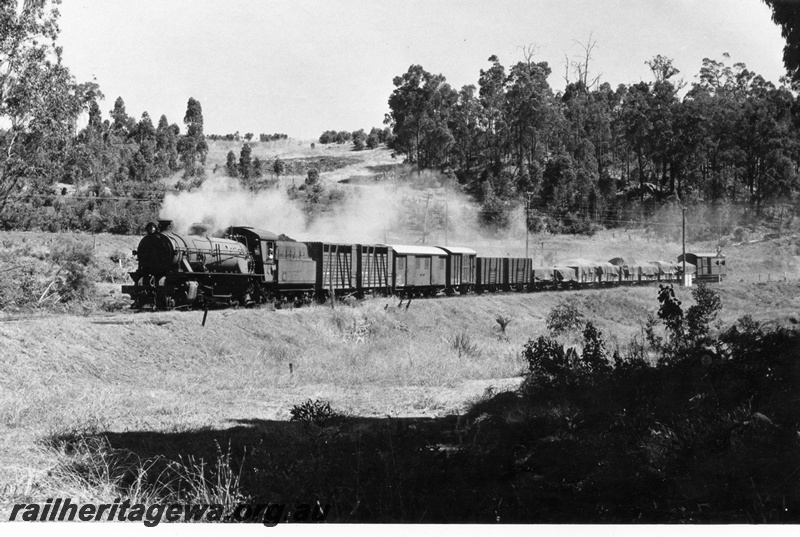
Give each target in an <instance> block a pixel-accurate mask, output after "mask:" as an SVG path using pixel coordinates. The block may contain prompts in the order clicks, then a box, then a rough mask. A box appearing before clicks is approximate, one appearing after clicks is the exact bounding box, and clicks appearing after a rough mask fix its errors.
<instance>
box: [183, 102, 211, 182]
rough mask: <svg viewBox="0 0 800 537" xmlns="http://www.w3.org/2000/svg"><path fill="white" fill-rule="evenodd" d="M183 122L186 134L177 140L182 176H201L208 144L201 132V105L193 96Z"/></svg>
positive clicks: (187, 106)
mask: <svg viewBox="0 0 800 537" xmlns="http://www.w3.org/2000/svg"><path fill="white" fill-rule="evenodd" d="M183 123H184V124H185V125H186V134H185V135H184V136H182V137H181V138H180V141H179V142H178V153H179V154H180V156H181V161H182V162H183V166H184V176H186V177H193V176H196V175H199V176H202V175H203V172H204V169H203V166H205V163H206V154H207V153H208V144H207V143H206V138H205V135H204V134H203V107H202V106H201V105H200V102H199V101H197V100H196V99H194V98H193V97H189V101H188V103H187V105H186V115H185V116H184V118H183Z"/></svg>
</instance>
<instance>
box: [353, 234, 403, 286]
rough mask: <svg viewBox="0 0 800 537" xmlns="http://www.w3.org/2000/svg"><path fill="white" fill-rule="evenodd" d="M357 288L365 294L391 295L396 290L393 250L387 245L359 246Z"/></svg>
mask: <svg viewBox="0 0 800 537" xmlns="http://www.w3.org/2000/svg"><path fill="white" fill-rule="evenodd" d="M357 248H358V277H357V287H358V289H359V291H360V292H361V293H362V294H364V293H376V294H389V293H391V292H392V289H393V288H394V277H393V271H392V263H393V260H394V259H393V255H392V249H391V248H390V247H389V246H386V245H385V244H359V245H357Z"/></svg>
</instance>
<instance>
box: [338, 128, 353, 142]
mask: <svg viewBox="0 0 800 537" xmlns="http://www.w3.org/2000/svg"><path fill="white" fill-rule="evenodd" d="M352 137H353V135H352V134H350V132H348V131H339V132H337V133H336V143H337V144H344V143H347V142H349V141H350V140H351V139H352Z"/></svg>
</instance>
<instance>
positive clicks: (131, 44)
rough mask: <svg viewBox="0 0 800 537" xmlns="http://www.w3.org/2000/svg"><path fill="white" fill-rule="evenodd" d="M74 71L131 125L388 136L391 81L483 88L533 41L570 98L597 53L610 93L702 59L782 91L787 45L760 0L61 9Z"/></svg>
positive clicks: (180, 3) (694, 68) (329, 2)
mask: <svg viewBox="0 0 800 537" xmlns="http://www.w3.org/2000/svg"><path fill="white" fill-rule="evenodd" d="M61 13H62V18H61V30H62V31H61V38H60V44H61V45H62V46H63V47H64V59H65V63H66V64H67V65H68V66H69V67H70V69H71V70H72V72H73V74H74V75H75V76H76V78H77V79H78V81H87V80H91V79H92V78H94V79H96V81H97V82H98V83H99V85H100V88H101V90H102V91H103V93H104V94H105V96H106V101H105V103H102V104H101V109H102V110H103V116H104V118H105V117H107V116H108V111H109V110H110V109H111V108H112V106H113V103H114V100H115V99H116V98H117V96H121V97H122V98H123V100H124V101H125V105H126V108H127V112H128V114H129V115H131V116H133V117H134V118H136V119H139V118H140V117H141V114H142V112H143V111H145V110H146V111H147V112H148V113H149V114H150V116H151V117H152V118H153V121H154V123H155V122H157V121H158V118H159V117H160V116H161V114H166V115H167V119H169V121H170V122H171V123H178V124H179V125H180V126H181V132H184V131H185V128H184V126H183V123H182V120H183V115H184V113H185V111H186V102H187V100H188V99H189V97H194V98H195V99H197V100H199V101H200V103H201V104H202V106H203V117H204V119H205V129H204V130H205V132H206V134H226V133H232V132H235V131H237V130H238V131H239V132H241V133H242V134H244V133H246V132H253V133H255V134H256V135H258V134H259V133H262V132H264V133H273V132H283V133H286V134H288V135H289V136H290V137H293V138H300V139H313V138H316V137H318V136H319V135H320V134H321V133H322V131H324V130H328V129H335V130H356V129H359V128H364V129H366V130H369V129H370V128H371V127H373V126H382V122H383V117H384V114H386V113H387V112H388V106H387V100H388V98H389V95H390V93H391V92H392V90H393V85H392V79H393V78H394V77H395V76H397V75H401V74H403V73H404V72H405V71H406V70H407V69H408V67H409V66H410V65H412V64H420V65H422V66H423V67H424V68H425V69H426V70H428V71H431V72H433V73H441V74H443V75H445V77H446V78H447V80H448V82H449V83H450V84H451V85H452V86H453V87H454V88H456V89H459V88H461V86H463V85H465V84H475V85H477V81H478V76H479V71H480V69H485V68H488V67H489V65H490V64H489V62H488V61H487V59H488V58H489V56H491V55H492V54H495V55H497V56H498V58H499V59H500V62H501V63H502V64H503V65H505V66H506V68H507V69H508V68H509V67H510V66H511V65H513V64H514V63H516V62H517V61H520V60H522V59H523V56H522V52H521V51H520V48H519V47H520V46H523V45H528V44H531V43H535V44H536V45H538V47H539V53H538V55H537V56H536V60H537V61H547V62H548V63H549V64H550V66H551V68H552V70H553V74H552V75H551V77H550V79H549V82H550V85H551V86H552V87H553V88H554V89H556V90H557V89H560V88H563V86H564V82H563V78H562V77H563V72H564V69H563V63H564V55H565V54H568V55H570V56H574V55H577V54H579V53H580V52H581V49H580V47H579V46H578V45H577V44H576V42H582V43H586V42H587V41H588V38H589V35H590V34H591V35H592V38H593V40H595V41H596V42H597V45H596V48H595V50H594V54H593V59H592V63H591V64H590V71H591V72H592V74H594V75H602V77H601V80H602V81H605V82H609V83H611V85H612V86H613V87H616V86H617V85H618V84H620V83H626V84H628V83H632V82H638V81H639V80H650V79H651V77H650V72H649V69H648V67H647V66H646V65H645V63H644V62H645V60H648V59H651V58H652V57H653V56H655V55H656V54H662V55H664V56H667V57H670V58H673V60H674V65H675V66H676V67H677V68H678V69H680V70H681V73H680V75H679V77H683V78H684V79H685V80H686V81H687V82H688V83H691V82H692V81H693V80H694V78H695V76H696V74H697V72H698V71H699V69H700V66H701V62H702V59H703V58H704V57H710V58H714V59H722V53H724V52H728V53H730V55H731V60H730V63H734V62H743V63H745V64H747V67H748V68H750V69H751V70H753V71H755V72H757V73H759V74H761V75H762V76H764V78H766V79H767V80H771V81H773V82H775V83H776V84H777V82H778V78H779V77H780V76H782V75H783V74H784V69H783V65H782V63H781V58H782V50H783V44H784V42H783V40H782V38H781V36H780V29H779V28H778V26H776V25H775V24H773V23H772V21H771V19H770V11H769V9H768V8H767V7H766V6H765V5H764V4H763V2H761V0H501V1H494V0H493V1H489V0H448V1H443V0H442V1H436V0H408V1H401V0H397V1H377V0H373V1H367V0H352V1H336V0H306V1H301V0H233V1H223V0H137V1H131V0H64V3H63V4H62V5H61Z"/></svg>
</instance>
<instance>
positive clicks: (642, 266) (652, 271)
mask: <svg viewBox="0 0 800 537" xmlns="http://www.w3.org/2000/svg"><path fill="white" fill-rule="evenodd" d="M632 268H634V269H635V270H637V271H638V273H639V279H640V280H642V281H650V280H653V281H655V280H657V279H658V267H657V266H655V265H653V264H652V263H637V264H636V265H634V266H633V267H632Z"/></svg>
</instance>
